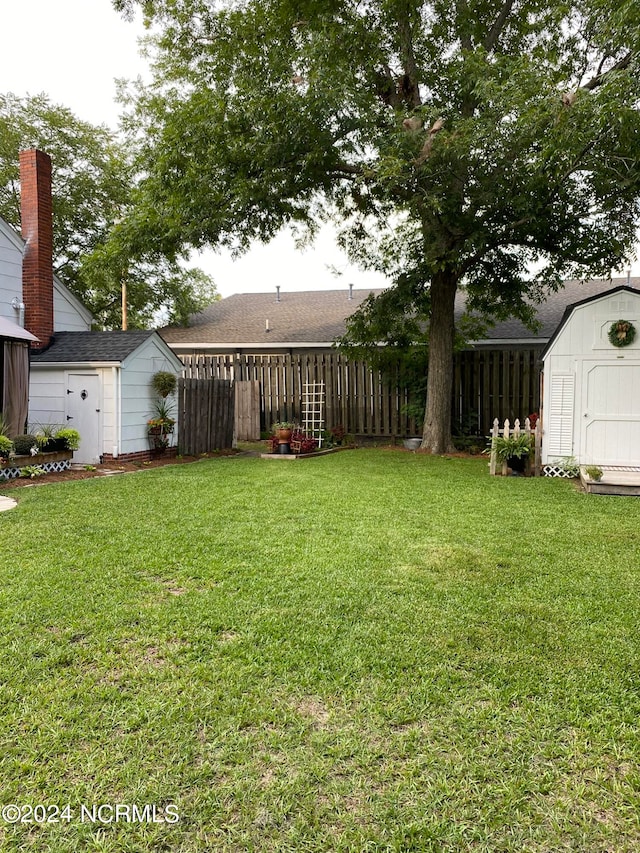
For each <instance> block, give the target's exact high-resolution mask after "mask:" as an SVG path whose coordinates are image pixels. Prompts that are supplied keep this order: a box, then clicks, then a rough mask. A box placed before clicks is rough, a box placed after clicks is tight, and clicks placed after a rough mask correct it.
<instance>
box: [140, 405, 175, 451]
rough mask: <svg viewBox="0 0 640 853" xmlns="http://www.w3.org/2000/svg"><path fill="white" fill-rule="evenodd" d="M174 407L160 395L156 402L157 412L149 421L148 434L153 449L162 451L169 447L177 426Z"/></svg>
mask: <svg viewBox="0 0 640 853" xmlns="http://www.w3.org/2000/svg"><path fill="white" fill-rule="evenodd" d="M175 423H176V421H175V418H174V417H173V407H172V406H170V405H169V404H168V403H167V402H166V400H165V399H164V398H162V397H160V398H159V399H158V400H157V401H156V404H155V414H154V416H153V417H152V418H150V419H149V420H148V421H147V435H148V436H149V443H150V445H151V449H152V450H158V451H160V452H162V451H163V450H166V449H167V447H169V444H170V442H171V436H172V435H173V431H174V428H175Z"/></svg>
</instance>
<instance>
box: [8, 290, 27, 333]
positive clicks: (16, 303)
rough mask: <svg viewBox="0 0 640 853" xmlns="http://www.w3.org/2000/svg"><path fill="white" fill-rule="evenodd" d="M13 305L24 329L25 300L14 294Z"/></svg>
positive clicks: (19, 323)
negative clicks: (22, 300)
mask: <svg viewBox="0 0 640 853" xmlns="http://www.w3.org/2000/svg"><path fill="white" fill-rule="evenodd" d="M11 307H12V308H13V310H14V311H17V312H18V325H19V326H21V327H22V328H23V329H24V310H25V305H24V302H21V301H20V299H18V297H17V296H14V297H13V299H12V300H11Z"/></svg>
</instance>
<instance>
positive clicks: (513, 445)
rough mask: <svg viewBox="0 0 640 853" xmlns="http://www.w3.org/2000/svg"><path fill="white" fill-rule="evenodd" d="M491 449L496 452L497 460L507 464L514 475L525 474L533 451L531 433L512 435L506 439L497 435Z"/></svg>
mask: <svg viewBox="0 0 640 853" xmlns="http://www.w3.org/2000/svg"><path fill="white" fill-rule="evenodd" d="M491 447H492V448H493V449H494V450H495V452H496V458H497V460H498V461H499V462H501V463H503V464H504V463H506V466H507V468H508V469H509V468H510V469H511V470H512V472H514V473H519V474H524V473H525V470H526V464H527V461H528V459H529V456H530V454H531V451H532V449H533V448H532V444H531V436H530V435H529V433H526V432H521V433H520V434H519V435H510V436H509V437H508V438H505V436H503V435H497V436H495V438H493V439H492V445H491Z"/></svg>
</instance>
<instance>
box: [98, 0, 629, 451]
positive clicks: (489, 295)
mask: <svg viewBox="0 0 640 853" xmlns="http://www.w3.org/2000/svg"><path fill="white" fill-rule="evenodd" d="M114 5H115V7H116V8H118V9H120V10H121V11H123V12H124V13H125V14H126V13H127V12H131V11H132V9H133V7H134V6H135V5H139V6H141V7H142V9H143V12H144V14H145V19H146V22H147V25H148V26H149V27H150V30H151V41H152V43H153V44H155V53H154V56H155V83H154V84H153V85H152V86H151V87H150V88H148V89H146V90H144V91H142V90H141V91H139V92H138V95H137V108H136V112H135V114H134V115H133V116H132V126H135V127H136V128H137V129H138V130H140V129H141V130H142V131H143V133H144V134H145V139H144V144H143V159H142V161H141V163H142V166H143V169H144V171H145V175H146V178H145V181H144V182H143V185H142V187H141V194H140V197H139V199H138V210H139V216H140V217H141V220H142V221H144V223H145V229H146V233H147V234H148V235H150V239H153V240H154V241H157V244H158V245H163V244H164V243H166V244H167V245H168V246H170V245H172V244H175V245H184V244H188V245H195V246H200V245H203V244H207V243H208V244H213V245H227V246H231V247H234V248H236V249H238V250H239V251H242V250H243V249H245V248H246V247H247V246H248V245H249V244H250V243H251V241H252V240H254V239H260V240H268V239H270V238H271V237H272V236H273V235H274V234H275V233H276V232H277V231H278V230H279V229H280V228H281V227H283V226H284V225H286V224H289V225H291V224H293V225H294V226H299V227H301V228H302V229H309V230H310V232H311V233H313V230H314V229H315V228H316V227H317V226H318V224H319V223H320V222H322V221H323V220H326V219H332V220H334V221H335V222H337V223H338V225H339V229H340V236H339V239H340V240H341V241H342V243H343V244H344V245H345V246H346V247H347V249H348V251H349V252H350V253H351V256H352V258H353V259H354V260H355V261H357V262H359V263H360V264H362V265H364V266H365V267H367V266H368V267H370V268H375V269H378V270H382V271H383V272H385V273H386V274H387V275H388V276H389V279H390V282H391V283H392V284H393V285H394V287H395V288H396V291H397V292H396V296H395V297H394V298H393V299H389V300H388V302H387V304H388V305H389V306H392V305H395V306H396V308H397V309H398V310H399V311H405V312H406V311H415V312H417V314H420V313H426V315H427V317H428V319H429V335H428V338H429V370H428V380H427V404H426V414H425V420H424V435H423V447H424V448H425V449H428V450H430V451H432V452H435V453H439V452H443V451H446V450H447V448H448V447H449V443H450V426H451V424H450V421H451V408H450V406H451V403H450V401H451V385H452V354H453V342H454V298H455V295H456V291H457V290H458V288H459V287H461V286H464V287H465V288H466V292H467V299H468V303H469V305H470V306H471V307H475V308H477V309H479V310H480V311H483V312H485V313H487V314H489V315H495V316H501V315H505V314H515V315H517V316H521V317H523V318H524V319H526V318H527V317H528V316H529V315H530V300H531V299H535V298H538V297H540V295H541V294H542V292H543V289H544V287H558V286H560V283H561V280H562V278H563V277H567V276H572V277H582V276H591V275H607V274H608V273H609V270H610V269H611V268H612V267H615V266H616V265H618V264H619V263H620V262H621V261H623V260H624V259H626V258H627V257H628V256H629V252H630V248H631V246H632V245H633V242H634V237H635V228H636V222H637V214H638V193H639V188H640V170H639V152H640V120H639V114H638V102H639V98H640V69H639V67H638V48H639V46H640V13H639V12H638V6H637V4H634V3H631V2H628V0H582V2H560V0H558V2H541V0H504V2H491V1H490V0H428V2H420V1H419V0H295V2H293V0H242V2H240V0H238V2H233V0H228V2H222V0H221V2H216V0H180V2H175V0H114ZM151 235H152V236H151ZM531 270H535V273H533V272H531Z"/></svg>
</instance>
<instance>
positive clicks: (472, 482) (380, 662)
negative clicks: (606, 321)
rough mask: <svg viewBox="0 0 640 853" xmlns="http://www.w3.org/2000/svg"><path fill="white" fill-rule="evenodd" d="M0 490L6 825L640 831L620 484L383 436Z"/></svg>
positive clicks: (266, 847) (630, 834)
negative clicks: (284, 456) (539, 476)
mask: <svg viewBox="0 0 640 853" xmlns="http://www.w3.org/2000/svg"><path fill="white" fill-rule="evenodd" d="M1 491H2V490H1V488H0V493H1ZM12 495H13V496H14V497H16V496H17V497H18V499H19V506H18V508H17V509H14V510H12V511H10V512H5V513H3V514H1V515H0V536H1V537H2V543H3V545H2V551H1V554H0V613H1V618H2V631H1V633H0V703H1V716H0V738H1V741H0V778H1V785H2V796H1V798H0V799H1V800H2V802H3V804H5V805H6V804H17V805H20V806H22V805H23V804H24V805H25V806H30V807H33V806H35V805H36V804H44V806H46V807H47V810H46V811H45V812H43V810H40V811H38V812H36V811H34V812H29V810H28V809H26V810H25V809H23V811H22V812H21V813H20V814H21V817H22V819H24V820H26V822H24V823H15V824H12V823H9V822H8V820H11V819H13V817H14V816H15V814H14V813H12V812H11V810H10V811H9V813H8V814H7V813H6V812H5V818H6V820H5V821H4V822H0V850H2V851H5V850H6V851H30V850H34V851H52V853H67V851H83V853H84V851H100V852H101V853H102V852H103V851H104V853H107V852H108V853H115V851H123V853H124V851H127V853H140V852H141V851H153V852H154V853H155V851H172V853H178V851H179V852H180V853H193V851H223V853H226V851H234V853H235V851H238V853H241V851H242V853H244V851H256V853H271V852H272V851H354V853H360V851H433V853H441V852H442V851H445V852H446V853H448V852H449V851H488V853H498V851H513V853H522V852H523V851H530V853H557V851H579V853H597V852H598V851H602V853H604V851H608V852H609V853H621V851H629V853H631V851H637V850H639V849H640V818H639V815H640V737H639V731H638V722H639V719H640V628H639V626H638V616H639V613H640V501H639V500H638V499H634V498H603V497H597V496H587V495H584V494H582V493H580V492H578V491H577V490H576V488H575V486H574V485H573V484H572V483H570V482H567V481H561V480H534V479H518V478H500V477H494V478H490V477H489V476H488V474H487V463H486V458H485V459H461V458H451V459H448V458H445V459H439V458H431V457H428V456H421V455H416V454H410V453H402V452H390V451H384V450H359V451H355V452H347V453H340V454H335V455H332V456H327V457H324V458H319V459H313V460H308V461H306V462H296V463H293V464H291V463H284V462H282V463H278V462H272V461H265V460H261V459H256V458H241V457H238V458H220V459H213V460H207V461H203V462H200V463H196V464H193V465H182V466H175V467H167V468H161V469H156V470H150V471H145V472H142V473H138V474H127V475H121V476H117V477H108V478H107V477H104V478H100V479H93V480H87V481H82V482H76V483H67V484H61V485H49V486H36V487H34V488H25V489H20V490H18V491H16V492H13V493H12ZM67 804H69V809H67V810H66V812H65V811H64V807H65V806H66V805H67ZM115 804H123V805H125V806H128V807H129V810H128V811H127V809H125V810H124V811H123V810H122V809H121V810H120V811H119V812H116V810H115ZM132 804H136V805H137V806H138V809H139V810H142V809H143V808H144V806H145V804H150V805H152V804H155V805H156V807H157V808H156V812H155V814H156V822H153V820H151V819H150V818H151V815H152V814H153V813H152V812H147V813H146V815H143V816H142V819H141V818H140V815H139V813H138V814H137V815H136V813H135V812H133V811H132V810H131V806H132ZM100 805H102V806H106V808H103V809H102V811H101V812H99V811H93V812H92V811H91V807H97V806H100ZM82 806H84V807H85V809H86V811H82V808H81V807H82ZM54 807H55V808H58V809H60V813H58V812H56V810H55V808H54ZM176 815H177V816H179V819H178V820H177V821H175V822H171V821H174V819H175V816H176ZM44 816H46V817H47V818H48V819H50V820H52V822H50V823H43V822H41V821H42V818H43V817H44ZM94 816H95V822H94V820H93V817H94ZM127 816H128V817H129V820H127V819H126V818H127ZM162 816H164V817H165V818H166V822H160V820H161V818H162ZM55 818H58V822H55V820H54V819H55Z"/></svg>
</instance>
